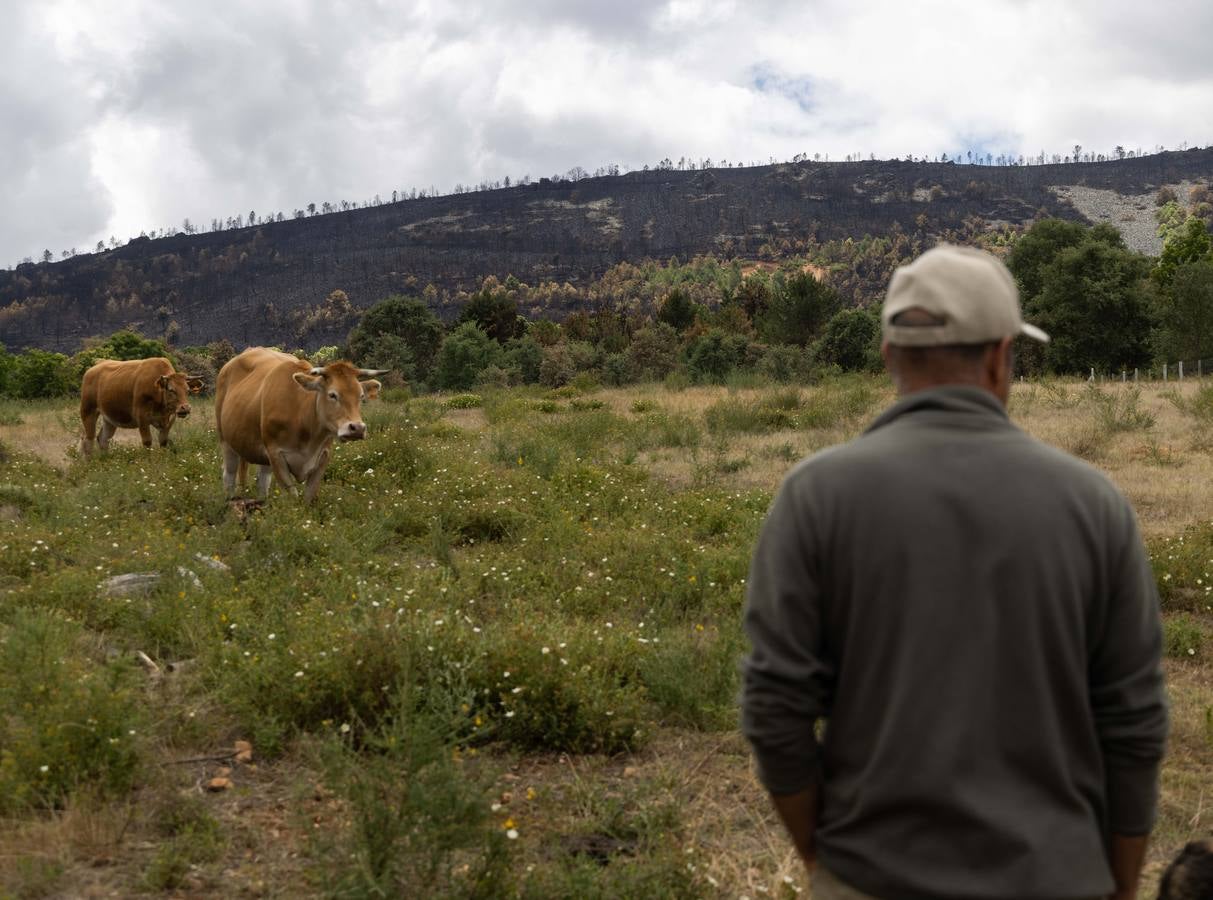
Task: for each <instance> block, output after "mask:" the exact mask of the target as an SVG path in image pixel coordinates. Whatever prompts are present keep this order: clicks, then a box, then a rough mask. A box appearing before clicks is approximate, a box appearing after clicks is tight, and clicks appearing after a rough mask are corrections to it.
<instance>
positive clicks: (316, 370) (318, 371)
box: [308, 366, 324, 375]
mask: <svg viewBox="0 0 1213 900" xmlns="http://www.w3.org/2000/svg"><path fill="white" fill-rule="evenodd" d="M308 374H309V375H323V374H324V366H312V371H310V372H309V373H308Z"/></svg>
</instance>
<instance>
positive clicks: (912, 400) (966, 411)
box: [864, 384, 1011, 434]
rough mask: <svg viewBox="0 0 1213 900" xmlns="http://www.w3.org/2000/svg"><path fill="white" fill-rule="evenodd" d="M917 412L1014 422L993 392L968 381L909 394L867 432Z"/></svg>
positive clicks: (996, 422)
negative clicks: (968, 383)
mask: <svg viewBox="0 0 1213 900" xmlns="http://www.w3.org/2000/svg"><path fill="white" fill-rule="evenodd" d="M916 413H936V414H939V413H942V414H945V415H946V416H947V419H948V421H955V416H957V415H960V416H964V417H966V418H969V417H973V418H974V419H976V420H977V421H980V420H985V421H986V422H987V423H988V424H991V425H995V424H1005V425H1009V424H1011V419H1010V417H1009V416H1008V415H1007V411H1006V410H1005V409H1004V408H1003V405H1002V404H1001V403H999V402H998V398H997V397H995V396H994V395H993V394H991V393H990V392H989V391H986V390H983V389H982V388H978V387H973V386H971V385H967V384H948V385H943V386H941V387H933V388H927V389H926V390H922V391H915V392H914V393H912V394H907V395H906V396H904V397H902V398H901V399H899V400H898V401H897V402H896V403H894V404H893V405H892V406H890V407H889V408H888V409H886V410H885V411H884V412H883V413H881V414H880V415H879V416H877V417H876V420H875V421H874V422H872V424H871V425H869V426H868V427H867V429H865V431H864V434H870V433H871V432H873V431H876V430H877V429H878V428H883V427H884V426H885V425H888V424H889V423H890V422H893V421H895V420H897V419H900V418H902V417H903V416H909V415H914V414H916ZM932 418H936V416H932Z"/></svg>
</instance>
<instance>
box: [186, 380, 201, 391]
mask: <svg viewBox="0 0 1213 900" xmlns="http://www.w3.org/2000/svg"><path fill="white" fill-rule="evenodd" d="M186 384H188V385H189V386H190V393H191V394H201V393H202V385H203V381H202V379H201V378H191V379H189V380H188V381H186Z"/></svg>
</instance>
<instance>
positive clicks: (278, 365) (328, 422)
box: [215, 347, 390, 502]
mask: <svg viewBox="0 0 1213 900" xmlns="http://www.w3.org/2000/svg"><path fill="white" fill-rule="evenodd" d="M388 371H390V370H388V369H359V368H356V367H355V366H353V365H351V364H350V363H348V362H334V363H329V364H328V365H327V366H313V365H312V364H311V363H310V362H308V361H307V360H302V359H299V358H297V357H294V356H291V355H289V354H287V353H280V352H278V351H277V350H269V349H267V348H265V347H250V348H249V349H248V350H245V351H244V352H243V353H241V354H240V355H239V356H236V357H233V358H232V359H230V360H228V362H227V363H226V364H225V365H224V366H223V368H222V369H220V370H219V377H218V378H217V379H216V381H215V427H216V429H217V430H218V432H219V445H220V447H221V448H222V450H223V487H224V490H225V491H227V496H229V497H234V496H235V495H236V489H237V485H238V484H241V485H242V484H243V483H244V477H245V474H246V473H247V471H248V464H249V463H256V464H257V465H259V466H260V467H261V468H260V469H259V470H258V472H257V489H258V492H259V494H260V496H261V497H262V498H263V499H264V498H265V497H266V495H267V494H268V493H269V487H270V475H271V474H272V475H273V476H274V477H275V478H276V479H277V480H278V483H279V484H280V485H281V486H282V487H283V489H284V490H289V491H291V492H295V491H296V490H297V488H296V485H298V484H299V482H303V483H304V485H305V489H304V497H305V498H306V499H307V500H308V501H309V502H310V501H312V500H313V499H315V497H316V491H317V490H318V489H319V487H320V479H321V477H322V476H323V475H324V470H325V467H326V466H327V465H328V461H329V448H330V447H331V446H332V444H333V441H334V440H340V441H357V440H361V439H362V438H364V437H365V436H366V423H364V422H363V421H362V406H361V403H362V399H363V398H364V397H366V398H369V399H373V398H375V397H377V396H378V394H379V388H380V384H379V382H378V381H359V379H360V378H368V377H371V376H375V375H383V374H384V373H386V372H388Z"/></svg>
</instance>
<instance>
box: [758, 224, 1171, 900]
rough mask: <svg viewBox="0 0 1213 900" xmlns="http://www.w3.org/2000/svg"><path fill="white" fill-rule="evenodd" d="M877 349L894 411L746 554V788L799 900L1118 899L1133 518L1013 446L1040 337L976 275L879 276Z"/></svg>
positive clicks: (1126, 765)
mask: <svg viewBox="0 0 1213 900" xmlns="http://www.w3.org/2000/svg"><path fill="white" fill-rule="evenodd" d="M882 327H883V339H884V340H883V345H882V350H883V354H884V358H885V363H886V366H887V368H888V370H889V373H890V375H891V376H892V379H893V382H894V385H895V386H896V389H897V394H898V399H897V401H896V402H895V403H894V404H893V406H891V407H890V408H889V409H888V410H886V411H885V412H884V413H883V414H882V415H880V416H879V417H878V418H877V419H876V421H875V422H874V423H873V424H872V425H871V426H870V427H869V428H868V429H867V431H866V432H865V433H864V434H863V435H861V436H860V437H859V438H857V439H855V440H854V441H851V442H850V443H848V444H845V445H842V446H838V447H833V448H830V449H828V450H825V451H823V452H821V453H817V454H815V455H814V456H812V457H810V458H809V459H807V460H805V461H803V462H801V463H800V464H798V465H797V466H796V467H794V468H793V469H792V471H791V472H790V473H789V474H788V476H787V477H786V479H785V480H784V482H783V484H782V486H781V487H780V489H779V491H778V493H777V495H776V497H775V500H774V502H773V503H772V506H771V509H770V511H769V513H768V516H767V519H766V521H765V523H764V525H763V528H762V532H761V535H760V537H759V540H758V544H757V546H756V548H755V551H754V556H753V560H752V564H751V569H750V578H749V581H748V593H747V600H746V609H745V629H746V632H747V635H748V636H749V639H750V642H751V648H752V649H751V653H750V655H749V656H748V658H747V659H746V662H745V669H744V686H743V697H742V727H743V730H744V732H745V734H746V736H747V738H748V739H749V740H750V742H751V745H752V747H753V750H754V754H755V757H756V761H757V766H758V774H759V777H760V779H761V781H762V783H763V785H764V786H765V787H766V789H767V790H768V791H769V792H770V793H771V795H772V799H773V801H774V803H775V806H776V809H777V811H778V812H779V814H780V817H781V819H782V820H783V822H784V824H785V825H786V826H787V828H788V831H789V832H790V834H791V836H792V838H793V841H794V843H795V845H796V848H797V850H798V852H799V853H800V855H801V857H802V858H803V860H804V861H805V863H806V865H808V866H809V867H810V869H813V875H812V886H813V896H814V898H815V900H830V898H843V897H846V898H855V900H858V898H864V897H877V898H885V900H903V898H904V900H927V898H931V900H935V898H958V900H959V898H965V900H979V898H980V900H1010V898H1016V900H1029V898H1042V900H1043V898H1048V900H1063V898H1096V897H1115V898H1117V900H1127V898H1132V897H1134V896H1136V890H1137V881H1138V877H1139V873H1140V869H1141V863H1142V858H1143V855H1144V852H1145V845H1146V840H1147V836H1148V834H1149V831H1150V829H1151V827H1152V825H1153V821H1154V815H1155V804H1156V800H1157V782H1158V769H1159V765H1160V761H1161V758H1162V754H1163V748H1164V743H1165V737H1166V727H1167V714H1166V702H1165V697H1164V692H1163V679H1162V670H1161V663H1160V656H1161V645H1162V638H1161V624H1160V620H1159V610H1158V597H1157V590H1156V586H1155V584H1154V579H1153V574H1152V572H1151V569H1150V565H1149V562H1148V559H1147V556H1146V553H1145V550H1144V547H1143V546H1142V541H1141V537H1140V535H1139V532H1138V529H1137V524H1136V520H1135V518H1134V515H1133V511H1132V509H1131V508H1130V507H1129V504H1128V503H1127V502H1126V500H1125V499H1124V498H1123V497H1122V496H1121V494H1120V493H1119V492H1118V491H1117V490H1116V488H1114V487H1113V485H1112V484H1111V482H1110V481H1109V480H1108V479H1107V478H1106V477H1105V476H1104V475H1102V474H1101V473H1100V472H1098V471H1097V470H1095V469H1094V468H1092V467H1091V466H1088V465H1087V464H1085V463H1083V462H1081V461H1079V460H1077V459H1075V458H1073V457H1071V456H1069V455H1067V454H1065V453H1063V452H1062V451H1060V450H1057V449H1055V448H1053V447H1050V446H1047V445H1045V444H1042V443H1040V442H1039V441H1036V440H1035V439H1033V438H1031V437H1029V436H1028V435H1027V434H1025V433H1024V432H1023V431H1021V430H1020V429H1019V428H1017V427H1016V426H1015V425H1013V424H1012V423H1011V421H1010V420H1009V418H1008V416H1007V412H1006V405H1007V400H1008V397H1009V394H1010V387H1011V378H1012V341H1013V340H1014V338H1015V337H1017V336H1018V335H1020V334H1024V335H1027V336H1028V337H1031V338H1034V339H1036V340H1041V341H1047V340H1048V336H1047V335H1045V334H1044V332H1042V331H1040V329H1038V328H1035V327H1033V326H1031V325H1028V324H1025V323H1024V322H1023V320H1022V318H1021V314H1020V309H1019V298H1018V293H1017V291H1016V288H1015V283H1014V281H1013V279H1012V278H1011V275H1010V273H1009V272H1008V271H1007V269H1006V268H1005V267H1004V266H1003V265H1002V263H1001V262H999V261H998V260H997V259H996V258H995V257H993V256H991V255H989V254H987V253H984V252H981V251H978V250H974V249H970V248H962V247H953V246H947V245H941V246H939V247H936V248H935V249H933V250H931V251H928V252H927V253H925V254H923V255H922V256H921V257H919V258H918V259H917V260H915V261H914V262H912V263H910V264H909V265H906V266H903V267H901V268H900V269H898V270H897V272H896V273H895V274H894V276H893V279H892V281H891V282H890V285H889V290H888V294H887V297H886V301H885V304H884V309H883V313H882ZM819 721H820V722H824V724H825V727H824V729H823V730H822V731H820V732H819V731H818V730H816V729H817V725H818V723H819Z"/></svg>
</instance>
